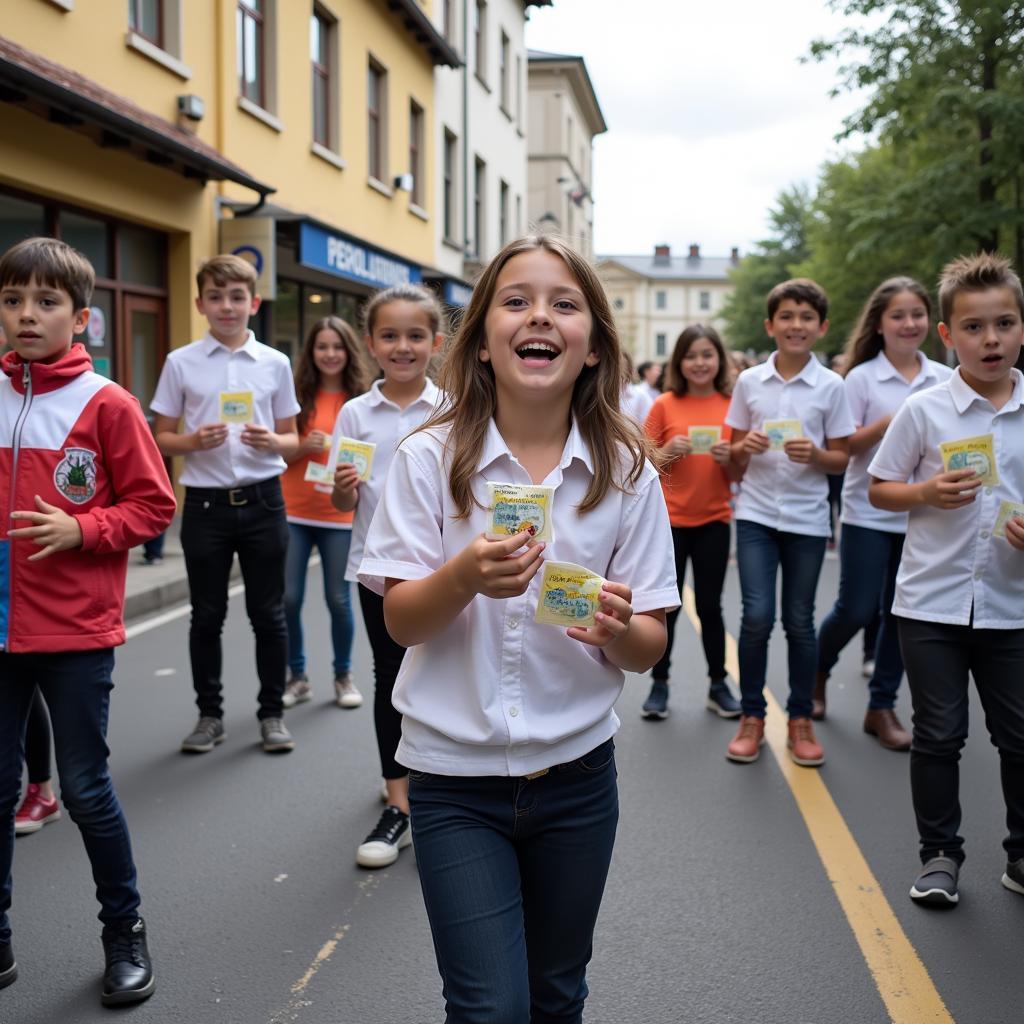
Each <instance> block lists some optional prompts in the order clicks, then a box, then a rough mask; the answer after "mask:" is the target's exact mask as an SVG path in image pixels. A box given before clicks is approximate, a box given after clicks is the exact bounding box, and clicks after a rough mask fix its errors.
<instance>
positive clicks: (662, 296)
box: [654, 288, 668, 309]
mask: <svg viewBox="0 0 1024 1024" xmlns="http://www.w3.org/2000/svg"><path fill="white" fill-rule="evenodd" d="M654 308H655V309H668V292H667V291H666V290H665V289H664V288H659V289H657V290H656V291H655V293H654Z"/></svg>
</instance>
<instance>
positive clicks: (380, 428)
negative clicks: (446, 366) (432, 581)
mask: <svg viewBox="0 0 1024 1024" xmlns="http://www.w3.org/2000/svg"><path fill="white" fill-rule="evenodd" d="M382 383H383V381H379V380H377V381H374V383H373V386H372V387H371V388H370V390H369V391H367V392H366V393H365V394H363V395H359V396H358V397H356V398H353V399H350V400H349V401H347V402H346V403H345V404H344V405H343V406H342V407H341V412H340V413H338V418H337V420H336V421H335V423H334V432H333V434H332V436H331V457H330V458H329V459H328V460H327V470H328V472H329V473H330V475H331V476H332V477H333V476H334V470H335V468H336V467H337V465H338V459H337V452H338V438H340V437H351V438H353V439H355V440H356V441H372V442H373V443H374V444H376V446H377V448H376V449H375V451H374V453H373V466H372V467H371V469H370V479H369V480H365V481H363V482H362V483H361V484H360V485H359V502H358V503H357V504H356V514H355V517H354V518H353V520H352V543H351V546H350V547H349V554H348V564H347V566H346V568H345V579H347V580H348V581H349V582H351V583H354V582H355V581H356V579H357V577H356V572H357V571H358V569H359V563H360V562H361V561H362V560H363V544H364V543H365V542H366V533H367V531H368V530H369V529H370V520H371V519H372V518H373V512H374V509H376V507H377V502H378V501H380V496H381V492H382V491H383V490H384V481H385V479H386V478H387V475H388V467H389V466H390V465H391V460H392V459H393V458H394V456H395V449H396V448H397V447H398V444H399V442H400V441H401V440H402V438H403V437H405V436H406V435H407V434H411V433H412V432H413V431H414V430H415V429H416V428H417V427H418V426H420V424H422V423H423V422H424V421H425V420H426V419H427V417H429V416H430V414H431V413H432V412H433V411H434V408H435V406H437V405H438V404H439V403H440V400H441V397H442V393H441V391H440V390H439V389H438V387H437V385H436V384H435V383H434V382H433V381H432V380H430V378H426V380H425V381H424V384H423V390H422V391H421V392H420V396H419V398H417V399H416V400H415V401H414V402H410V403H409V404H408V405H407V406H406V407H405V408H404V409H402V408H401V407H400V406H398V405H396V404H395V403H394V402H392V401H391V400H390V399H388V398H385V397H384V393H383V392H382V391H381V385H382Z"/></svg>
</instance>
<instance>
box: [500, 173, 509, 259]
mask: <svg viewBox="0 0 1024 1024" xmlns="http://www.w3.org/2000/svg"><path fill="white" fill-rule="evenodd" d="M510 191H511V190H510V189H509V187H508V182H507V181H505V179H504V178H499V179H498V245H499V247H501V248H504V246H505V243H506V242H508V240H509V230H508V228H509V223H508V214H509V209H508V198H509V195H510Z"/></svg>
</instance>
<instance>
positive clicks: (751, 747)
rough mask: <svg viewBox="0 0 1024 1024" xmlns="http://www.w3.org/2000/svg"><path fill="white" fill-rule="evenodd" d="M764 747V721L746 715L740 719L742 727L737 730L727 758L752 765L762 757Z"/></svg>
mask: <svg viewBox="0 0 1024 1024" xmlns="http://www.w3.org/2000/svg"><path fill="white" fill-rule="evenodd" d="M763 745H764V719H763V718H755V717H754V716H753V715H744V716H743V717H742V718H741V719H740V727H739V729H737V730H736V735H735V736H733V738H732V742H730V744H729V746H728V748H727V750H726V752H725V756H726V757H727V758H729V760H730V761H738V762H739V763H740V764H750V763H751V762H752V761H756V760H757V759H758V758H759V757H760V756H761V747H762V746H763Z"/></svg>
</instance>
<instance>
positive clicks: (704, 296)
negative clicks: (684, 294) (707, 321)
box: [697, 291, 711, 313]
mask: <svg viewBox="0 0 1024 1024" xmlns="http://www.w3.org/2000/svg"><path fill="white" fill-rule="evenodd" d="M697 308H698V309H699V310H700V311H701V312H702V313H707V312H709V311H710V310H711V292H708V291H701V292H698V293H697Z"/></svg>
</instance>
